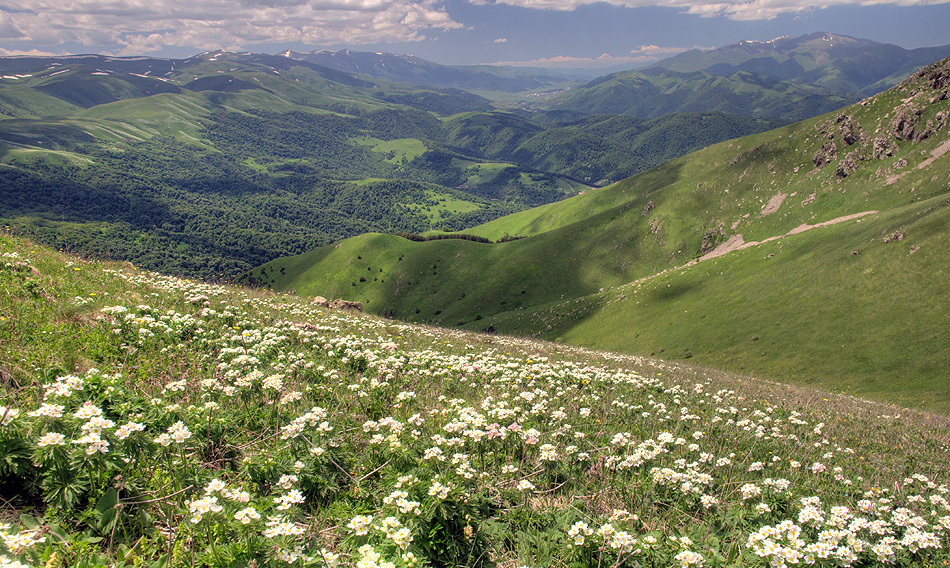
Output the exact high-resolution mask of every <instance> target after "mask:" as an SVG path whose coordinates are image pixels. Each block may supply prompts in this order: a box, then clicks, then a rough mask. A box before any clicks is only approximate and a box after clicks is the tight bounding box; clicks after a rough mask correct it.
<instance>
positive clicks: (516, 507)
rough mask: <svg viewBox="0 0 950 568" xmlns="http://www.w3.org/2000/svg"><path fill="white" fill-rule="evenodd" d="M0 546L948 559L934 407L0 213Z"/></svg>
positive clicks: (189, 554)
mask: <svg viewBox="0 0 950 568" xmlns="http://www.w3.org/2000/svg"><path fill="white" fill-rule="evenodd" d="M0 256H2V258H0V291H2V293H0V353H2V354H0V379H2V381H3V384H4V388H3V390H2V395H0V396H2V399H0V416H2V426H0V522H2V524H0V535H2V548H0V566H3V567H4V568H7V567H10V568H13V567H22V566H44V567H47V568H52V567H64V566H70V567H94V566H96V567H97V566H109V567H129V566H142V567H149V568H159V567H164V566H169V567H170V566H189V567H192V566H233V567H242V568H243V567H252V566H253V567H264V566H268V567H279V566H315V567H327V568H329V567H332V566H341V567H353V566H355V567H359V568H370V567H379V568H383V567H387V568H388V567H392V568H411V567H422V566H431V567H450V566H452V567H454V566H466V567H472V568H475V567H479V568H481V567H490V566H498V567H502V568H517V567H530V568H540V567H571V568H581V567H586V568H594V567H598V568H606V567H621V566H623V567H643V568H646V567H650V568H659V567H669V566H682V567H700V566H708V567H726V566H735V567H740V566H741V567H766V566H770V567H803V566H815V567H849V566H853V567H859V566H895V567H897V566H920V567H931V566H946V565H948V563H950V551H948V548H950V503H948V498H950V497H948V495H947V494H948V492H950V486H948V484H947V474H948V468H950V465H948V462H947V459H946V455H947V453H946V452H947V451H948V449H950V448H948V436H947V432H948V431H950V430H948V428H947V426H948V421H947V419H946V418H944V417H941V416H937V415H931V414H925V413H923V412H918V411H913V410H909V409H902V408H898V407H894V406H887V405H881V404H878V403H871V402H867V401H863V400H859V399H856V398H851V397H847V396H844V395H832V394H827V393H823V392H821V391H816V390H808V389H805V388H800V387H792V386H788V385H781V384H775V383H770V382H766V381H760V380H755V379H752V378H748V377H738V376H732V375H725V374H722V373H718V372H712V371H704V370H701V369H691V368H687V367H682V366H677V365H674V364H672V363H668V362H659V361H654V360H649V359H643V358H637V357H629V356H620V355H614V354H610V353H606V352H596V351H587V350H583V349H580V348H575V347H567V346H563V345H558V344H554V343H545V342H538V341H533V340H530V339H519V338H511V337H503V336H497V335H486V334H473V333H467V332H461V331H452V330H446V329H437V328H432V327H426V326H416V325H409V324H404V323H399V322H396V321H393V320H388V319H384V318H379V317H375V316H370V315H364V314H351V313H346V312H341V311H337V310H331V309H326V308H322V307H319V306H317V305H316V304H312V303H310V302H308V301H307V300H306V299H304V298H300V297H297V296H293V295H280V294H275V293H271V292H265V291H261V290H252V289H244V288H237V287H224V286H218V285H211V284H208V283H204V282H199V281H189V280H182V279H177V278H172V277H168V276H161V275H157V274H153V273H148V272H145V271H142V270H138V269H135V268H134V267H132V266H131V265H128V264H121V265H120V264H110V263H99V262H90V261H85V260H80V259H77V258H73V257H68V256H64V255H62V254H60V253H58V252H55V251H52V250H49V249H44V248H42V247H40V246H37V245H34V244H33V243H31V242H29V241H27V240H24V239H22V238H19V237H16V236H12V235H9V234H5V235H3V236H0Z"/></svg>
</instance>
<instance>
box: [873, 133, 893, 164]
mask: <svg viewBox="0 0 950 568" xmlns="http://www.w3.org/2000/svg"><path fill="white" fill-rule="evenodd" d="M896 151H897V144H895V143H894V141H893V140H891V139H890V138H885V137H883V136H878V137H877V138H875V139H874V148H873V149H872V150H871V156H872V157H873V158H874V159H875V160H883V159H884V158H889V157H890V156H893V155H894V152H896Z"/></svg>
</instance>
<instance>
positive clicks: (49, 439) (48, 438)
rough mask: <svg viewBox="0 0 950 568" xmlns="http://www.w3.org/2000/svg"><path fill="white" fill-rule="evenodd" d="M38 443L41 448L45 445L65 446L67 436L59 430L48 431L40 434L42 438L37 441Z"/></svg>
mask: <svg viewBox="0 0 950 568" xmlns="http://www.w3.org/2000/svg"><path fill="white" fill-rule="evenodd" d="M36 445H37V446H39V447H41V448H42V447H45V446H65V445H66V436H64V435H62V434H59V433H57V432H47V433H46V434H43V435H42V436H40V439H39V440H37V441H36Z"/></svg>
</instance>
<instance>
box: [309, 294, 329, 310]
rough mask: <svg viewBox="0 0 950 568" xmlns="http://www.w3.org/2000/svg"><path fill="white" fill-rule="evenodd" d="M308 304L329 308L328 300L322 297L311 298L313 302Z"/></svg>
mask: <svg viewBox="0 0 950 568" xmlns="http://www.w3.org/2000/svg"><path fill="white" fill-rule="evenodd" d="M310 303H312V304H316V305H318V306H320V307H321V308H329V307H330V300H327V299H326V298H324V297H323V296H314V297H313V300H311V301H310Z"/></svg>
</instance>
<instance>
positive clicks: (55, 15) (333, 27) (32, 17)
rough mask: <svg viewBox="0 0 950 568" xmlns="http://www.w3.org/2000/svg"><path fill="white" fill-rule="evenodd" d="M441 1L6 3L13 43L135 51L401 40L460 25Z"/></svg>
mask: <svg viewBox="0 0 950 568" xmlns="http://www.w3.org/2000/svg"><path fill="white" fill-rule="evenodd" d="M461 27H462V24H459V23H458V22H455V21H453V20H452V18H451V17H450V16H449V15H448V13H447V12H446V11H445V8H444V6H443V5H442V2H441V0H238V1H237V2H235V1H233V0H202V1H200V2H182V1H181V0H151V1H149V2H141V1H139V0H7V1H6V2H5V4H4V5H3V6H2V7H0V40H2V41H3V44H4V45H5V46H7V47H8V48H11V49H15V48H17V47H21V46H22V47H23V48H26V49H28V48H31V47H33V46H56V45H61V44H63V43H66V42H74V43H78V44H80V45H89V46H110V45H111V46H117V47H116V48H114V49H115V53H118V54H138V53H147V52H151V51H158V50H160V49H162V48H163V47H190V48H195V49H199V50H211V49H219V48H222V47H228V48H234V49H240V48H241V47H242V46H244V45H253V44H258V43H291V42H302V43H307V44H314V45H320V44H332V43H351V44H364V43H374V42H403V41H418V40H421V39H425V37H426V36H425V34H426V33H428V32H431V31H439V30H450V29H458V28H461Z"/></svg>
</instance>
